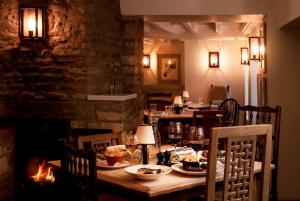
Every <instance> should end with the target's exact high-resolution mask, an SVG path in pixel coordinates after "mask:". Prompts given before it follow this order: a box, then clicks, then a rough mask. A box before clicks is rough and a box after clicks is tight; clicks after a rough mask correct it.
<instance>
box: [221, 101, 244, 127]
mask: <svg viewBox="0 0 300 201" xmlns="http://www.w3.org/2000/svg"><path fill="white" fill-rule="evenodd" d="M238 107H239V103H238V101H237V100H235V99H234V98H227V99H225V100H224V101H223V102H222V103H221V104H220V106H219V110H225V111H226V114H225V117H224V124H225V125H226V126H235V125H236V119H237V115H238Z"/></svg>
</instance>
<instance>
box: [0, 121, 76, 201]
mask: <svg viewBox="0 0 300 201" xmlns="http://www.w3.org/2000/svg"><path fill="white" fill-rule="evenodd" d="M0 126H1V127H6V128H9V130H10V132H11V134H10V135H13V136H15V137H14V138H15V139H14V140H13V144H9V145H6V146H7V147H10V148H11V149H12V150H13V151H12V152H13V154H12V156H13V157H12V158H11V159H10V160H13V162H11V163H10V165H11V164H12V166H14V167H15V168H14V169H15V171H14V175H13V177H14V182H13V183H14V186H15V187H14V189H15V190H14V191H15V193H14V194H15V196H16V197H15V198H14V199H15V200H22V201H25V200H30V201H32V200H47V199H48V198H49V197H52V196H50V194H51V193H52V194H57V193H58V192H59V191H58V189H59V185H60V183H61V181H60V173H59V171H57V170H55V169H53V167H48V166H47V163H46V162H47V161H49V160H60V159H61V158H62V155H63V143H64V142H66V141H68V138H69V134H70V132H69V121H68V120H66V119H56V118H48V119H46V118H1V121H0ZM0 135H1V133H0ZM39 168H44V169H45V171H48V170H49V168H50V169H51V170H52V171H54V173H53V172H52V173H53V174H54V176H55V180H54V178H53V180H52V181H51V180H50V181H47V180H45V179H44V178H38V175H37V173H38V172H39ZM52 173H50V175H51V174H52ZM39 174H46V175H45V176H47V174H48V172H47V173H45V172H44V173H41V172H40V173H39ZM40 176H41V175H40ZM42 194H44V196H45V197H44V196H43V198H41V197H39V196H40V195H42ZM48 194H49V195H48ZM47 195H48V196H47Z"/></svg>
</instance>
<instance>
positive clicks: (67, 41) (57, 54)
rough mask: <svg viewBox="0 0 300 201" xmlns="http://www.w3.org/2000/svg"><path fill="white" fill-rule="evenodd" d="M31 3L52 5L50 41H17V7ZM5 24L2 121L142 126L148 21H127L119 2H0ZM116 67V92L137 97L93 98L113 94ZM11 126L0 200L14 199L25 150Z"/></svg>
mask: <svg viewBox="0 0 300 201" xmlns="http://www.w3.org/2000/svg"><path fill="white" fill-rule="evenodd" d="M28 2H29V3H35V2H43V3H45V4H46V13H47V22H48V23H47V30H48V31H47V38H46V40H45V41H31V40H20V38H19V36H18V23H19V22H18V7H19V4H20V3H24V4H26V3H28ZM0 19H1V20H0V26H1V27H2V28H1V30H0V117H1V118H37V119H45V118H46V119H51V118H54V119H66V120H69V121H70V125H71V127H72V128H76V127H80V128H100V129H112V130H113V131H122V130H129V129H131V128H133V127H135V126H137V125H138V124H140V123H141V122H142V110H143V95H142V90H143V89H142V82H143V79H142V63H141V62H142V56H143V20H142V19H141V18H140V17H136V16H122V15H121V14H120V4H119V0H110V1H98V0H89V1H86V0H77V1H69V0H47V1H46V0H45V1H35V0H21V1H19V0H11V1H1V2H0ZM116 62H118V63H120V64H121V68H120V69H119V76H118V80H117V85H116V86H117V92H118V93H130V94H132V93H133V94H136V98H132V99H128V100H123V101H114V100H90V99H88V96H89V95H95V94H107V93H110V88H111V85H112V83H113V80H114V79H115V78H114V77H113V72H112V69H111V67H110V65H111V64H113V63H116ZM0 123H1V122H0ZM32 126H34V124H33V125H32ZM5 129H6V130H5ZM5 129H4V130H3V132H0V168H1V171H0V184H1V185H0V191H1V195H0V200H5V199H7V200H10V199H11V197H12V195H13V191H14V188H13V183H14V177H15V176H16V175H15V173H14V170H13V169H14V167H15V163H16V161H15V155H16V153H17V150H18V147H16V146H18V144H17V143H16V139H18V137H16V136H15V135H18V133H16V132H12V131H8V130H7V128H5ZM8 133H11V134H8ZM2 192H4V193H2Z"/></svg>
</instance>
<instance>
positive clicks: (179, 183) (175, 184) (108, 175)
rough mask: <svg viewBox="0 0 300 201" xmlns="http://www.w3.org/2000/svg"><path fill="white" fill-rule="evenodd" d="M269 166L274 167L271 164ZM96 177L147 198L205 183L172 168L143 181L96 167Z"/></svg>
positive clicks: (257, 166)
mask: <svg viewBox="0 0 300 201" xmlns="http://www.w3.org/2000/svg"><path fill="white" fill-rule="evenodd" d="M48 163H50V164H53V165H55V166H58V167H60V161H49V162H48ZM261 165H262V163H261V162H257V161H256V162H255V164H254V173H259V172H261ZM271 168H274V166H273V165H272V167H271ZM97 178H98V180H99V181H102V182H103V181H104V182H107V183H111V184H113V185H116V186H118V187H121V188H123V189H126V190H129V191H135V192H139V193H144V194H146V195H147V196H148V197H149V198H151V197H155V196H159V195H164V194H168V193H172V192H177V191H181V190H186V189H190V188H193V187H198V186H204V185H205V183H206V181H205V180H206V178H205V176H189V175H185V174H181V173H177V172H175V171H174V170H173V171H172V172H171V173H169V174H167V175H164V176H161V178H159V179H158V180H154V181H144V180H138V179H135V178H134V177H133V176H131V175H129V174H128V173H126V172H125V171H124V168H120V169H114V170H110V169H98V170H97ZM222 180H223V175H219V176H217V181H222Z"/></svg>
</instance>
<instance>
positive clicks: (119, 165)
mask: <svg viewBox="0 0 300 201" xmlns="http://www.w3.org/2000/svg"><path fill="white" fill-rule="evenodd" d="M96 164H97V167H99V168H103V169H118V168H123V167H126V166H128V165H129V162H127V161H123V162H122V163H115V165H114V166H109V165H108V164H107V162H106V160H97V162H96Z"/></svg>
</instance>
